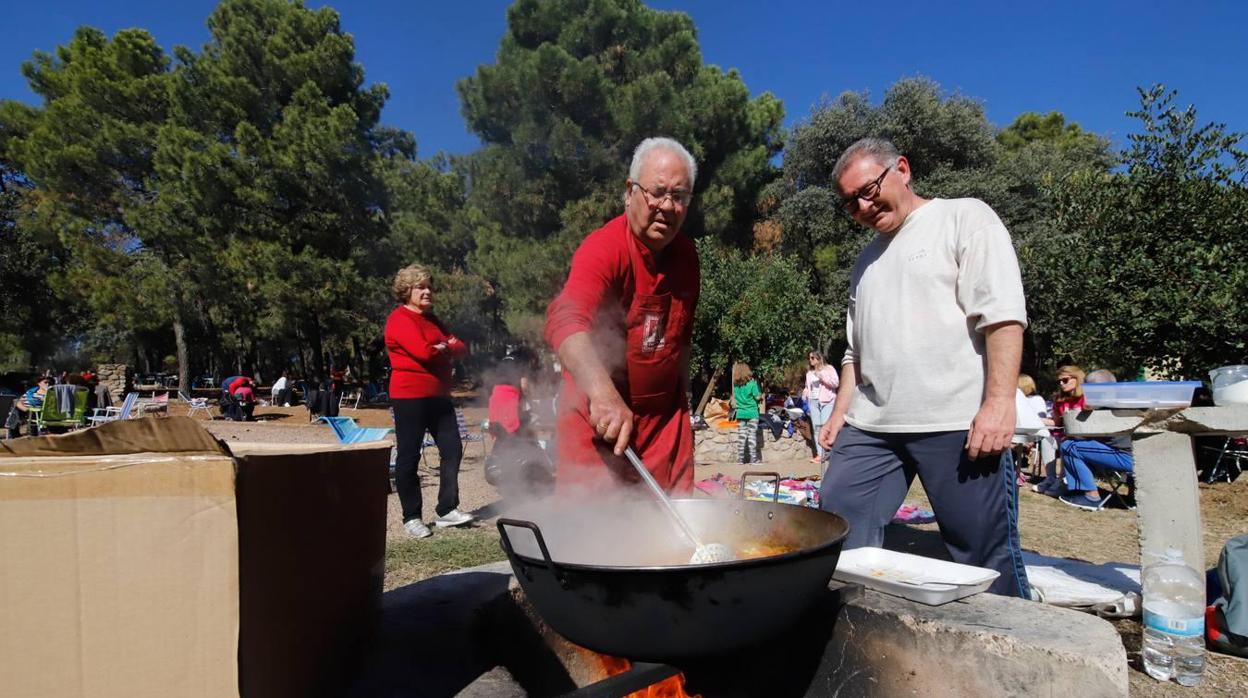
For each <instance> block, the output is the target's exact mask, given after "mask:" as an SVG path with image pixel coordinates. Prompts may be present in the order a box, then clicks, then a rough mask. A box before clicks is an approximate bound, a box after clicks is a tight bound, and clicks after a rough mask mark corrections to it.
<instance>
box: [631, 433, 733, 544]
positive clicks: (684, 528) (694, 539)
mask: <svg viewBox="0 0 1248 698" xmlns="http://www.w3.org/2000/svg"><path fill="white" fill-rule="evenodd" d="M624 457H626V458H628V462H629V463H632V464H633V468H635V469H636V470H637V474H638V475H640V476H641V479H642V480H645V482H646V484H647V485H648V486H649V487H650V491H651V492H653V493H654V496H655V497H656V498H658V500H659V504H662V505H663V509H664V510H665V511H667V513H668V515H669V516H671V517H672V520H673V521H675V522H676V525H677V526H678V527H680V530H681V532H682V533H684V534H685V537H686V538H688V539H689V542H690V543H693V548H694V551H693V557H691V558H689V564H691V565H709V564H712V563H715V562H730V561H732V560H735V559H737V556H736V554H734V553H733V552H732V548H729V547H728V546H726V545H724V544H723V543H709V544H704V543H702V541H701V540H699V539H698V536H697V534H695V533H694V532H693V529H692V528H690V527H689V524H688V523H687V522H686V521H685V519H684V517H683V516H681V515H680V513H679V512H677V511H676V507H674V506H672V500H670V499H668V497H667V493H666V492H664V491H663V488H662V487H659V483H658V482H656V481H655V479H654V476H653V475H651V474H650V471H649V470H647V469H646V464H645V463H642V462H641V458H638V457H637V452H636V451H634V450H633V447H632V446H627V447H625V448H624Z"/></svg>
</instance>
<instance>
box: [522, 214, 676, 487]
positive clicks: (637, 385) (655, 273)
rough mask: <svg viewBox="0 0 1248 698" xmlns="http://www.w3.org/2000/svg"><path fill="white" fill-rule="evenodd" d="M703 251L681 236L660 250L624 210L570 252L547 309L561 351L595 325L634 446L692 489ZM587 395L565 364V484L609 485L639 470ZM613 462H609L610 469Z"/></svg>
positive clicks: (561, 444)
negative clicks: (696, 319)
mask: <svg viewBox="0 0 1248 698" xmlns="http://www.w3.org/2000/svg"><path fill="white" fill-rule="evenodd" d="M698 291H699V269H698V252H697V249H696V248H695V247H694V244H693V241H692V240H690V239H689V238H688V237H687V236H686V235H683V234H681V235H677V236H676V237H675V238H674V239H673V240H672V241H671V243H669V244H668V246H667V248H666V249H665V250H664V251H663V253H662V254H660V255H658V256H656V255H655V254H654V253H652V252H651V251H650V249H649V248H647V247H646V246H645V245H644V244H642V242H641V241H640V240H639V239H638V238H637V236H636V235H634V234H633V233H632V231H631V230H630V229H629V226H628V220H627V219H626V218H625V217H624V216H619V217H617V218H614V219H612V220H611V221H609V222H608V223H607V224H606V225H604V226H603V227H602V228H600V229H599V230H596V231H594V232H592V233H590V234H589V236H588V237H586V238H585V240H584V242H582V243H581V246H580V247H579V248H578V249H577V251H576V254H575V255H573V257H572V269H571V271H570V273H569V274H568V281H567V283H566V284H565V285H564V287H563V291H562V292H561V293H560V294H559V296H558V297H557V298H555V300H554V301H552V302H551V304H550V307H549V308H548V309H547V310H546V327H545V333H544V334H545V337H546V341H547V342H549V343H550V346H551V347H552V348H554V349H555V350H556V351H558V350H559V347H560V345H561V344H563V342H564V340H565V339H567V338H568V337H569V336H570V335H572V334H574V333H576V332H588V333H589V335H590V338H591V341H592V342H593V345H594V347H595V349H596V351H597V353H598V355H599V358H600V359H601V360H602V362H603V364H604V365H605V366H606V367H607V370H608V371H610V373H611V377H612V380H613V382H614V383H615V387H616V389H617V390H619V392H620V396H621V397H622V398H623V399H624V401H625V403H626V404H628V406H629V407H630V408H631V409H632V411H633V417H634V421H633V429H634V431H633V439H632V441H633V446H634V448H636V450H637V452H638V453H639V454H640V456H641V458H642V460H644V461H645V463H646V467H647V468H648V469H649V470H650V472H651V474H653V475H654V477H655V479H656V480H657V481H658V482H659V484H660V485H661V486H663V487H664V488H665V489H668V490H669V491H675V492H687V491H689V490H690V489H692V487H693V430H692V428H691V427H690V423H689V405H688V403H687V401H686V400H685V394H684V393H685V385H684V383H685V381H686V380H687V378H688V376H687V374H686V373H685V369H684V367H683V366H682V363H683V362H682V354H683V352H684V351H685V350H686V349H687V348H688V347H689V343H690V340H691V338H692V336H693V315H694V309H695V308H696V307H697V302H698ZM588 420H589V399H588V397H587V396H586V395H585V393H584V392H583V391H582V390H581V389H580V387H579V386H577V385H576V381H575V379H574V378H573V377H572V375H571V374H570V373H569V372H568V371H567V370H566V369H565V370H564V382H563V387H562V388H561V390H560V397H559V415H558V417H557V422H556V430H557V433H558V438H557V439H556V444H557V446H556V449H557V452H558V457H559V476H558V478H557V483H558V485H559V489H560V490H562V491H565V492H568V493H569V494H571V493H573V492H576V491H585V490H586V489H589V490H592V489H595V488H607V487H610V486H611V485H612V484H613V483H618V482H636V481H637V480H638V479H639V478H638V477H637V474H636V473H635V472H634V471H633V469H632V466H631V465H629V464H628V461H626V460H624V459H623V458H620V457H618V456H615V455H614V454H612V453H611V449H609V448H607V447H606V446H605V444H604V443H603V442H602V440H601V439H600V438H599V437H598V435H597V433H596V432H595V430H594V427H593V426H592V425H590V424H589V421H588ZM604 466H606V467H604Z"/></svg>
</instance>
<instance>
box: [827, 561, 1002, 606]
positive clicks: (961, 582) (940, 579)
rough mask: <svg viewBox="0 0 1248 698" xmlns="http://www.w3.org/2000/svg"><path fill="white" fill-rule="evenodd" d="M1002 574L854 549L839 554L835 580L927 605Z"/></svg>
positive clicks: (951, 598)
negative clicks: (853, 583)
mask: <svg viewBox="0 0 1248 698" xmlns="http://www.w3.org/2000/svg"><path fill="white" fill-rule="evenodd" d="M999 576H1001V573H1000V572H997V571H996V570H990V569H986V568H984V567H973V566H971V565H962V564H958V563H956V562H948V561H946V560H936V559H934V558H930V557H922V556H920V555H911V554H909V553H898V552H894V551H892V550H885V549H884V548H855V549H853V550H846V551H843V552H842V553H841V557H840V560H839V561H837V563H836V573H835V574H833V575H832V577H833V578H834V579H838V580H840V581H842V582H855V583H857V584H861V585H863V586H865V587H867V588H870V589H875V590H876V591H882V592H884V593H885V594H892V595H893V596H900V597H902V598H905V599H910V600H911V601H918V602H919V603H924V604H927V605H929V606H939V605H940V604H942V603H949V602H950V601H956V600H958V599H961V598H965V597H967V596H971V595H972V594H978V593H980V592H982V591H984V590H986V589H987V588H988V587H989V586H991V585H992V582H993V580H995V579H996V578H997V577H999Z"/></svg>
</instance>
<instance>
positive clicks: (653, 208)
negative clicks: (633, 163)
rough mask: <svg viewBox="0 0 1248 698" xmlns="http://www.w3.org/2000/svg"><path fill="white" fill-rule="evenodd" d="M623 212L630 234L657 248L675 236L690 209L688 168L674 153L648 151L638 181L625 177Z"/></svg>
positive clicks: (659, 248)
mask: <svg viewBox="0 0 1248 698" xmlns="http://www.w3.org/2000/svg"><path fill="white" fill-rule="evenodd" d="M626 186H627V187H628V189H627V191H626V193H627V195H628V199H627V201H628V203H627V204H626V205H625V207H624V213H625V215H626V216H627V217H628V226H629V228H631V229H632V231H633V235H636V236H637V237H638V238H640V239H641V241H642V243H643V244H645V246H646V247H649V248H650V249H651V250H653V251H655V252H658V251H660V250H662V249H663V248H665V247H667V245H668V244H669V243H670V242H671V241H672V239H673V238H675V237H676V233H678V232H680V226H681V225H683V224H684V222H685V214H686V213H688V212H689V196H690V194H691V191H692V188H693V187H692V184H691V183H690V182H689V169H688V168H687V167H685V163H684V161H683V160H682V159H681V158H680V156H679V155H677V154H676V153H673V152H671V151H670V150H665V149H663V148H658V149H655V150H652V151H650V153H649V154H647V155H646V159H645V160H644V161H642V164H641V173H640V174H639V175H638V176H637V181H635V182H634V181H633V180H631V179H630V180H628V182H627V184H626Z"/></svg>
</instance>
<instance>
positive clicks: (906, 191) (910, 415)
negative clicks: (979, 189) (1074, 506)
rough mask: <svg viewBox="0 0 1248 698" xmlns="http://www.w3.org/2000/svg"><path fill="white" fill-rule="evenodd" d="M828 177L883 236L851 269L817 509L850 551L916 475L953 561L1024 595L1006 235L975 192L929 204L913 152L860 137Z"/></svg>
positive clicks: (1013, 290)
mask: <svg viewBox="0 0 1248 698" xmlns="http://www.w3.org/2000/svg"><path fill="white" fill-rule="evenodd" d="M832 179H833V181H834V182H836V186H837V188H838V189H839V194H840V195H841V197H842V200H841V205H842V207H843V209H844V211H845V212H846V213H847V214H848V215H849V216H850V217H851V218H853V220H854V221H856V222H858V223H860V224H861V225H864V226H866V227H868V228H872V229H874V230H875V231H876V232H877V233H878V234H877V235H876V237H875V239H874V240H872V241H871V243H870V244H869V245H868V246H867V248H866V249H865V250H863V252H862V254H861V255H860V256H859V258H858V261H857V263H856V264H855V267H854V271H853V274H852V276H851V278H850V298H849V307H848V310H847V313H846V330H847V331H846V336H847V341H848V348H847V350H846V352H845V356H844V358H843V359H842V363H841V384H840V389H839V391H838V395H837V400H836V407H835V409H834V410H833V413H832V416H831V418H830V419H829V420H828V422H827V423H826V424H825V425H824V427H823V429H822V430H821V431H820V434H819V439H820V440H821V441H822V442H823V444H824V446H825V447H829V448H831V449H832V453H831V458H830V464H829V466H828V469H827V475H826V477H825V478H824V481H823V488H822V493H821V494H822V502H823V508H824V509H827V510H829V511H835V512H837V513H839V514H841V515H842V516H844V517H846V518H847V519H848V520H849V522H850V526H851V530H850V534H849V538H848V540H847V541H846V543H845V547H846V548H847V549H848V548H855V547H861V546H879V545H881V544H882V543H883V540H884V527H885V526H886V525H887V524H888V523H889V521H890V520H891V519H892V517H893V515H894V513H895V512H896V511H897V507H898V506H899V505H901V504H902V502H903V501H904V499H905V495H906V492H907V491H908V490H909V487H910V483H911V482H912V481H913V479H914V477H915V476H916V475H917V476H918V477H919V479H920V481H921V482H922V483H923V488H924V490H925V491H926V492H927V495H928V499H929V500H931V503H932V509H933V511H934V512H935V513H936V519H937V522H938V523H939V525H940V531H941V536H942V537H943V538H944V541H945V546H946V547H947V548H948V550H949V554H950V556H951V557H952V558H953V560H954V561H955V562H961V563H965V564H970V565H977V566H981V567H988V568H991V569H995V570H998V571H999V572H1001V576H1000V577H999V578H998V579H997V580H996V582H994V583H993V586H992V587H991V588H990V591H993V592H995V593H998V594H1004V595H1010V596H1021V597H1023V598H1026V597H1028V595H1029V594H1030V590H1029V588H1028V585H1027V577H1026V570H1025V568H1024V567H1023V562H1022V554H1021V549H1020V546H1019V542H1018V494H1017V491H1016V489H1015V486H1016V485H1015V471H1014V464H1013V459H1012V458H1011V457H1010V455H1009V446H1010V441H1011V438H1012V437H1013V435H1014V422H1015V406H1014V395H1015V391H1016V389H1017V387H1016V386H1017V381H1018V367H1019V362H1020V359H1021V355H1022V346H1023V328H1024V327H1025V326H1026V323H1027V314H1026V307H1025V303H1024V299H1023V287H1022V280H1021V276H1020V274H1019V270H1018V260H1017V258H1016V256H1015V254H1014V248H1013V246H1012V244H1011V242H1010V236H1009V232H1008V231H1007V230H1006V229H1005V226H1004V225H1003V224H1002V223H1001V220H1000V219H999V218H998V217H997V215H996V213H994V212H993V210H992V209H991V208H989V207H988V205H987V204H985V203H984V202H982V201H979V200H977V199H949V200H946V199H930V200H929V199H924V198H922V197H920V196H919V195H917V194H916V193H915V192H914V191H913V190H912V189H911V188H910V180H911V171H910V163H909V161H908V160H907V159H906V158H905V157H903V156H901V155H900V154H899V153H898V152H897V149H896V148H895V147H894V146H893V144H892V143H889V142H888V141H885V140H881V139H875V138H864V139H862V140H860V141H858V142H857V143H855V144H853V145H851V146H850V147H849V148H847V149H846V150H845V152H844V153H843V154H842V155H841V157H840V159H839V160H838V161H837V163H836V167H835V168H834V169H833V176H832Z"/></svg>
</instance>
